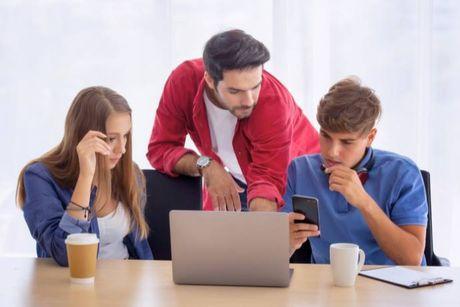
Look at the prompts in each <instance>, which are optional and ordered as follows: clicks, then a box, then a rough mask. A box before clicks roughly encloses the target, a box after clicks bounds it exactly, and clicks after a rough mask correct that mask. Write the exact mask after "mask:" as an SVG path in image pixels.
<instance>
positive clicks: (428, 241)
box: [420, 170, 441, 266]
mask: <svg viewBox="0 0 460 307" xmlns="http://www.w3.org/2000/svg"><path fill="white" fill-rule="evenodd" d="M420 172H421V173H422V178H423V183H424V185H425V194H426V201H427V204H428V223H427V224H426V238H425V259H426V264H427V265H431V266H440V265H441V261H440V260H439V258H438V257H437V256H436V255H435V253H434V251H433V228H432V227H433V226H432V219H431V182H430V173H429V172H428V171H425V170H421V171H420Z"/></svg>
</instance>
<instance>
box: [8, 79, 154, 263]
mask: <svg viewBox="0 0 460 307" xmlns="http://www.w3.org/2000/svg"><path fill="white" fill-rule="evenodd" d="M16 198H17V204H18V205H19V207H20V208H22V210H23V211H24V218H25V220H26V222H27V225H28V227H29V230H30V233H31V234H32V237H33V238H34V239H35V240H36V241H37V256H38V257H52V258H54V259H55V260H56V262H57V263H58V264H60V265H62V266H67V265H68V263H67V253H66V247H65V243H64V240H65V239H66V237H67V235H68V234H71V233H79V232H90V233H95V234H97V236H98V237H99V240H100V243H99V252H98V258H99V259H127V258H130V259H152V258H153V256H152V252H151V250H150V247H149V245H148V242H147V239H146V238H147V235H148V226H147V223H146V222H145V220H144V215H143V208H144V205H145V199H146V198H145V180H144V177H143V175H142V172H141V170H140V169H139V168H138V167H137V165H136V164H135V163H134V162H133V161H132V136H131V109H130V107H129V105H128V103H127V101H126V100H125V98H123V97H122V96H121V95H119V94H118V93H116V92H115V91H113V90H111V89H109V88H106V87H100V86H98V87H89V88H86V89H83V90H82V91H80V93H78V95H77V96H76V97H75V99H74V101H73V102H72V105H71V106H70V109H69V112H68V114H67V117H66V121H65V131H64V137H63V138H62V141H61V142H60V143H59V144H58V145H57V146H56V147H54V148H53V149H51V150H50V151H49V152H47V153H45V154H44V155H43V156H41V157H39V158H38V159H35V160H33V161H31V162H29V163H28V164H27V165H26V166H25V167H24V169H23V170H22V171H21V173H20V175H19V179H18V187H17V193H16Z"/></svg>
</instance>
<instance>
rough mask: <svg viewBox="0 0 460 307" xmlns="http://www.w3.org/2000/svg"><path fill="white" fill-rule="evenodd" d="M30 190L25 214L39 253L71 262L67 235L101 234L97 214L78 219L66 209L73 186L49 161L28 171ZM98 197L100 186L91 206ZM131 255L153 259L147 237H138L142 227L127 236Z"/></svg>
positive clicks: (26, 183) (26, 184)
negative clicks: (68, 185) (62, 182)
mask: <svg viewBox="0 0 460 307" xmlns="http://www.w3.org/2000/svg"><path fill="white" fill-rule="evenodd" d="M24 188H25V192H26V197H25V202H24V207H23V211H24V218H25V220H26V223H27V226H28V227H29V230H30V233H31V235H32V237H33V238H34V239H35V240H36V241H37V256H38V257H41V258H45V257H52V258H53V259H54V260H55V261H56V262H57V263H58V264H59V265H61V266H67V265H68V263H67V252H66V246H65V243H64V241H65V239H66V238H67V235H68V234H71V233H80V232H89V233H95V234H97V236H98V237H99V227H98V223H97V218H96V217H95V216H94V217H93V218H92V219H91V220H90V221H84V220H79V219H76V218H74V217H72V216H70V215H69V214H68V213H67V212H66V207H67V205H68V203H69V201H70V198H71V197H72V193H73V189H68V188H63V187H61V186H60V185H59V184H58V183H57V182H56V181H55V180H54V178H53V177H52V175H51V173H50V172H49V171H48V169H47V168H46V166H45V165H43V164H42V163H34V164H32V165H30V166H29V167H28V168H27V170H26V172H25V174H24ZM95 198H96V190H95V189H93V190H92V191H91V197H90V207H92V206H93V204H94V200H95ZM123 243H124V244H125V245H126V247H127V249H128V253H129V258H130V259H153V255H152V251H151V250H150V246H149V244H148V242H147V240H146V239H140V238H139V237H138V229H136V228H135V229H133V230H132V231H131V232H130V233H129V234H128V235H127V236H126V237H125V238H124V239H123Z"/></svg>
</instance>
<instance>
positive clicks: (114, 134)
mask: <svg viewBox="0 0 460 307" xmlns="http://www.w3.org/2000/svg"><path fill="white" fill-rule="evenodd" d="M130 132H131V130H129V131H128V132H126V133H118V132H107V136H117V135H128V134H129V133H130Z"/></svg>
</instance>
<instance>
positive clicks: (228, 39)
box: [203, 30, 270, 84]
mask: <svg viewBox="0 0 460 307" xmlns="http://www.w3.org/2000/svg"><path fill="white" fill-rule="evenodd" d="M268 60H270V52H269V51H268V49H267V47H265V45H264V44H263V43H261V42H259V41H258V40H256V39H255V38H254V37H252V36H251V35H249V34H246V33H245V32H244V31H242V30H229V31H225V32H221V33H218V34H216V35H214V36H213V37H211V38H210V39H209V40H208V42H207V43H206V45H205V47H204V51H203V62H204V65H205V68H206V71H207V72H208V74H209V75H210V76H211V78H212V79H213V80H214V82H215V83H216V84H217V83H218V82H219V81H221V80H222V79H223V73H224V71H225V70H232V69H247V68H254V67H257V66H260V65H263V64H264V63H265V62H267V61H268Z"/></svg>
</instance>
